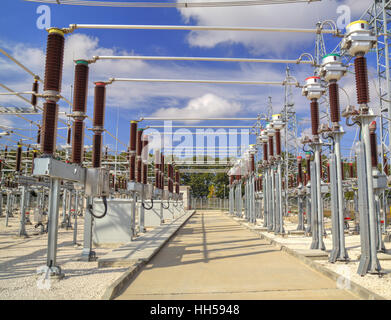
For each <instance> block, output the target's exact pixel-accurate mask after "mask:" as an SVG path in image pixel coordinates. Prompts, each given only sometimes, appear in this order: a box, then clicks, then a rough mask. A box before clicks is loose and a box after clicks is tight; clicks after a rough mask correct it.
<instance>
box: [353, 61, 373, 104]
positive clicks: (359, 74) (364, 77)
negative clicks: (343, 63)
mask: <svg viewBox="0 0 391 320" xmlns="http://www.w3.org/2000/svg"><path fill="white" fill-rule="evenodd" d="M354 70H355V73H356V91H357V103H358V104H367V103H369V84H368V69H367V59H366V58H365V57H357V58H356V59H355V60H354Z"/></svg>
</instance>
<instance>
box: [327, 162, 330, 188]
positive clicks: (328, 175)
mask: <svg viewBox="0 0 391 320" xmlns="http://www.w3.org/2000/svg"><path fill="white" fill-rule="evenodd" d="M327 183H330V164H328V163H327Z"/></svg>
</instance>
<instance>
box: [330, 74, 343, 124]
mask: <svg viewBox="0 0 391 320" xmlns="http://www.w3.org/2000/svg"><path fill="white" fill-rule="evenodd" d="M329 98H330V119H331V122H333V123H336V122H340V121H341V116H340V110H339V94H338V83H337V82H336V81H335V82H331V83H330V84H329Z"/></svg>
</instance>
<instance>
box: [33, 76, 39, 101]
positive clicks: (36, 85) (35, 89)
mask: <svg viewBox="0 0 391 320" xmlns="http://www.w3.org/2000/svg"><path fill="white" fill-rule="evenodd" d="M38 88H39V83H38V80H34V83H33V90H32V91H33V92H35V93H37V94H38ZM37 100H38V99H37V96H36V95H35V94H32V95H31V105H33V106H34V107H36V106H37Z"/></svg>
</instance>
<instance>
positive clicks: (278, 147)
mask: <svg viewBox="0 0 391 320" xmlns="http://www.w3.org/2000/svg"><path fill="white" fill-rule="evenodd" d="M276 156H277V157H281V130H280V129H276Z"/></svg>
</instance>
